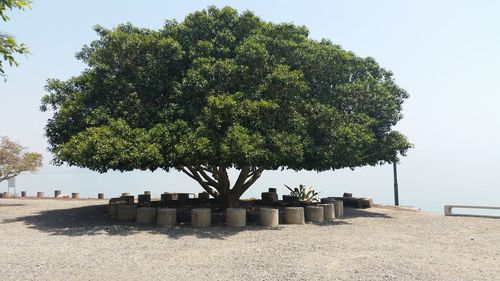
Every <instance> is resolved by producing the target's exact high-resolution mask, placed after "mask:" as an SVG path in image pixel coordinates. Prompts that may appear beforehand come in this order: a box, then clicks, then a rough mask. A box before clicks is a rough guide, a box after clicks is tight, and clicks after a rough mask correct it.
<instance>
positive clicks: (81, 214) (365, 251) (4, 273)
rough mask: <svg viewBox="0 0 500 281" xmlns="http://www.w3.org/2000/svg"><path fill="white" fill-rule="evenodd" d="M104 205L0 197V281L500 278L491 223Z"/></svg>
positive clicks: (377, 213)
mask: <svg viewBox="0 0 500 281" xmlns="http://www.w3.org/2000/svg"><path fill="white" fill-rule="evenodd" d="M106 203H107V201H104V200H42V199H40V200H35V199H0V243H1V245H0V280H4V281H7V280H51V281H55V280H65V281H66V280H93V281H96V280H488V281H490V280H500V219H493V218H471V217H444V216H441V215H436V214H430V213H425V212H420V211H414V210H407V209H400V208H390V207H385V206H377V207H374V208H370V209H365V210H356V209H346V217H345V218H343V219H338V220H335V221H333V222H328V223H323V224H306V225H280V226H279V227H277V228H274V229H269V228H263V227H258V226H247V227H245V228H242V229H230V228H227V227H224V226H215V227H211V228H208V229H193V228H191V227H189V226H186V225H181V226H176V227H171V228H160V227H156V226H140V225H137V224H135V223H124V222H118V221H116V220H115V219H113V218H111V217H109V216H108V215H107V214H106Z"/></svg>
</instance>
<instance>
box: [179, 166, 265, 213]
mask: <svg viewBox="0 0 500 281" xmlns="http://www.w3.org/2000/svg"><path fill="white" fill-rule="evenodd" d="M178 169H179V170H181V171H182V172H184V173H185V174H187V175H188V176H189V177H191V178H192V179H194V180H196V181H197V182H198V183H199V184H200V185H201V187H203V189H205V191H207V192H208V193H209V194H210V195H212V196H213V197H214V198H217V199H219V200H220V201H221V203H222V205H223V207H224V208H238V207H239V205H240V204H239V199H240V197H241V195H243V193H244V192H245V191H247V190H248V188H250V186H251V185H252V184H253V183H255V181H256V180H257V179H258V178H259V177H260V175H261V174H262V171H263V170H264V169H263V168H258V167H253V166H244V167H242V168H241V171H240V174H239V176H238V179H237V180H236V182H235V183H234V186H233V188H231V183H230V180H229V176H228V174H227V170H226V168H225V167H221V166H209V165H207V166H201V165H199V166H186V167H180V168H178ZM210 174H211V175H210Z"/></svg>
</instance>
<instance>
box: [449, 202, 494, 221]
mask: <svg viewBox="0 0 500 281" xmlns="http://www.w3.org/2000/svg"><path fill="white" fill-rule="evenodd" d="M453 208H463V209H483V210H500V207H488V206H466V205H445V206H444V215H445V216H469V217H495V218H498V217H500V215H499V216H490V215H487V216H483V215H464V214H453V212H452V209H453Z"/></svg>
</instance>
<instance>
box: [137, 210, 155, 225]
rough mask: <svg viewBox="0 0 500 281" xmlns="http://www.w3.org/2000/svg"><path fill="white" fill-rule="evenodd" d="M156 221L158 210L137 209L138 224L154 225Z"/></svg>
mask: <svg viewBox="0 0 500 281" xmlns="http://www.w3.org/2000/svg"><path fill="white" fill-rule="evenodd" d="M155 221H156V208H153V207H144V208H138V209H137V222H138V223H145V224H154V223H155Z"/></svg>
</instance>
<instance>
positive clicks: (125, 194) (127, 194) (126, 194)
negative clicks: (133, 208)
mask: <svg viewBox="0 0 500 281" xmlns="http://www.w3.org/2000/svg"><path fill="white" fill-rule="evenodd" d="M129 195H130V193H128V192H123V193H122V196H129Z"/></svg>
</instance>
